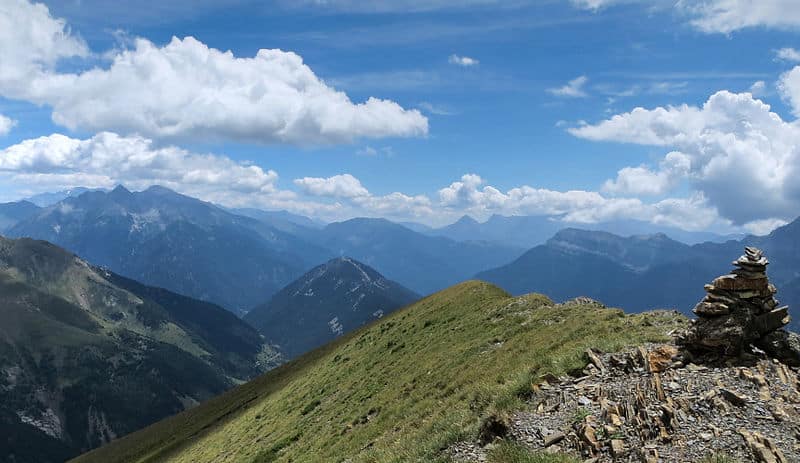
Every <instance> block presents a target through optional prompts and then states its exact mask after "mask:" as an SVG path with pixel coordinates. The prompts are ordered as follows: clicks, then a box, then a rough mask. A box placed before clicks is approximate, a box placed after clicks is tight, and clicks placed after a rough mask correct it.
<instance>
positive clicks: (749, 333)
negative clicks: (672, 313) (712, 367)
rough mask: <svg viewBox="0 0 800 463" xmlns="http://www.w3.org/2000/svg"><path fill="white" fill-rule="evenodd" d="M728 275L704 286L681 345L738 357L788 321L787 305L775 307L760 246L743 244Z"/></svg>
mask: <svg viewBox="0 0 800 463" xmlns="http://www.w3.org/2000/svg"><path fill="white" fill-rule="evenodd" d="M733 265H734V266H736V269H734V270H733V271H732V272H731V274H729V275H722V276H720V277H718V278H716V279H715V280H714V281H713V282H712V283H711V284H708V285H705V290H706V292H707V293H708V294H706V297H705V298H703V300H702V301H700V302H699V303H698V304H697V305H696V306H695V308H694V310H693V312H694V313H695V314H696V315H697V316H698V319H697V320H696V321H695V322H694V324H693V325H692V326H691V328H690V329H689V331H688V332H687V333H686V335H685V337H684V339H683V340H682V344H684V345H685V347H686V348H687V349H688V350H690V351H696V352H703V351H705V352H708V351H711V352H716V353H718V354H722V355H726V356H738V355H739V354H741V353H742V352H743V351H744V350H745V349H747V348H748V347H749V346H750V345H756V346H759V345H762V344H765V343H767V342H768V340H769V339H772V338H774V337H775V334H776V332H777V331H779V330H780V331H781V332H783V330H781V328H783V327H784V326H786V325H787V324H788V323H789V320H790V318H789V307H788V306H783V307H779V306H778V301H777V300H776V299H775V297H774V296H775V293H777V289H776V288H775V286H774V285H772V284H771V283H770V282H769V279H768V278H767V274H766V271H767V265H769V261H768V260H767V258H766V257H764V253H763V252H762V251H761V250H760V249H756V248H753V247H746V248H745V253H744V255H743V256H741V257H739V258H738V259H737V260H735V261H734V262H733Z"/></svg>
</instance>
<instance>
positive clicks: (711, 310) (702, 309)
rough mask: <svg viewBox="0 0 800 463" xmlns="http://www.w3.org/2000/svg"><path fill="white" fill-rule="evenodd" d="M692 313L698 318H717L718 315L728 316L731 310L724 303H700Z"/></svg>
mask: <svg viewBox="0 0 800 463" xmlns="http://www.w3.org/2000/svg"><path fill="white" fill-rule="evenodd" d="M692 312H694V313H695V315H698V316H701V317H703V316H708V317H716V316H718V315H727V314H729V313H731V309H730V308H729V307H728V306H727V305H726V304H724V303H722V302H705V301H702V302H699V303H698V304H697V305H696V306H694V309H693V310H692Z"/></svg>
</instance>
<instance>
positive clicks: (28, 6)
mask: <svg viewBox="0 0 800 463" xmlns="http://www.w3.org/2000/svg"><path fill="white" fill-rule="evenodd" d="M88 55H89V49H88V47H87V46H86V43H85V42H84V41H83V40H82V39H81V38H80V37H77V36H75V35H73V34H72V33H71V31H70V29H69V27H67V24H66V21H64V20H63V19H55V18H53V17H51V16H50V11H49V10H48V9H47V7H46V6H45V5H43V4H41V3H30V2H28V1H27V0H0V91H2V93H3V94H4V95H5V96H8V97H13V94H17V93H24V92H27V91H28V90H29V88H28V86H29V85H30V83H31V82H33V81H36V80H37V79H40V78H42V77H43V76H45V75H48V73H50V72H52V71H53V69H54V68H55V66H56V64H57V63H58V61H59V60H62V59H65V58H72V57H85V56H88Z"/></svg>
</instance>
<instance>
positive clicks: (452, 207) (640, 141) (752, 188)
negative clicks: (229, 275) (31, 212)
mask: <svg viewBox="0 0 800 463" xmlns="http://www.w3.org/2000/svg"><path fill="white" fill-rule="evenodd" d="M161 3H163V2H138V3H137V4H136V6H124V7H120V6H119V4H118V2H101V1H92V0H81V1H75V0H66V1H53V2H47V3H46V7H44V6H43V5H36V4H33V3H30V2H28V1H27V0H0V30H3V29H4V30H5V32H0V69H2V68H3V67H5V68H6V69H7V70H8V69H10V68H12V67H13V68H14V69H17V70H19V72H17V73H16V74H14V73H6V74H9V75H5V74H4V73H3V71H0V96H1V97H0V115H3V117H4V118H5V119H4V120H6V124H5V127H6V128H5V130H4V129H3V127H4V125H3V123H2V120H3V119H0V133H4V134H5V135H4V136H0V147H2V148H5V149H3V150H2V151H0V199H5V200H12V199H16V198H20V197H24V196H26V195H28V194H31V193H35V192H40V191H51V190H56V189H62V188H68V187H71V186H79V185H83V186H101V187H102V186H105V187H108V186H110V185H112V184H116V183H123V184H125V185H126V186H129V187H130V188H133V189H139V188H145V187H146V186H148V185H150V184H153V183H161V184H165V185H167V186H170V187H172V188H174V189H176V190H178V191H182V192H184V193H187V194H192V195H195V196H199V197H201V198H203V199H207V200H211V201H215V202H219V203H222V204H226V205H232V206H233V205H235V206H244V205H247V206H256V207H262V208H265V209H276V208H280V209H284V208H285V209H289V210H292V211H295V212H299V213H304V214H307V215H313V216H317V217H322V218H324V219H326V220H337V219H343V218H348V217H353V216H359V215H366V216H384V217H388V218H392V219H397V220H415V221H419V222H424V223H429V224H434V225H437V224H443V223H447V222H450V221H453V220H455V219H456V218H458V216H460V215H462V214H464V213H469V214H471V215H473V216H476V217H478V218H485V217H487V216H488V215H490V214H493V213H499V214H504V215H512V214H525V215H550V216H553V217H554V218H555V219H558V220H564V221H567V222H570V223H578V224H580V223H593V222H598V221H607V220H616V219H636V220H644V221H649V222H653V223H658V224H663V225H670V226H679V227H681V228H685V229H690V230H704V229H709V230H715V231H721V232H730V231H741V230H746V231H754V232H762V233H763V232H766V231H769V230H770V229H771V228H774V227H775V226H777V225H780V224H782V223H785V222H786V221H788V220H792V219H793V218H794V217H795V216H797V215H800V191H798V188H797V187H794V186H793V185H792V184H793V182H791V178H792V174H793V173H794V172H795V171H797V173H800V148H798V147H799V146H800V141H799V140H800V135H798V130H800V129H797V128H796V122H795V121H796V117H797V116H796V114H797V112H798V111H797V109H796V108H798V107H799V106H800V104H798V102H800V69H798V72H797V74H798V76H795V75H794V74H793V71H794V70H795V65H796V64H797V63H798V62H800V53H797V55H793V54H792V52H793V51H794V48H793V47H795V46H798V47H800V43H798V32H800V5H796V4H795V2H792V1H790V0H765V1H764V2H761V3H759V4H757V5H756V6H754V5H752V4H751V3H752V2H748V1H744V0H702V1H701V0H697V1H686V0H684V1H682V2H673V1H666V0H665V1H660V2H659V1H657V2H637V1H635V0H629V1H624V0H580V1H578V0H576V1H566V0H564V1H557V0H552V1H523V0H520V1H513V2H510V1H504V2H500V1H492V0H475V1H467V2H453V1H447V0H438V1H433V2H417V1H413V0H404V1H395V2H389V1H385V2H384V1H377V2H362V1H358V0H327V1H322V0H320V1H306V2H289V1H288V0H287V1H285V2H281V1H277V2H270V3H268V4H262V2H248V1H244V0H242V1H230V2H199V3H196V2H192V3H190V2H180V1H179V2H172V3H171V4H170V5H169V6H166V7H165V6H163V5H161ZM3 21H6V24H7V25H8V24H14V25H15V26H19V25H20V24H24V25H26V26H25V27H12V28H9V27H1V26H3ZM9 29H16V31H14V30H9ZM26 31H27V32H26ZM173 37H176V38H177V39H173ZM187 37H191V38H193V39H185V38H187ZM213 49H216V50H218V51H219V53H217V52H216V51H214V50H213ZM261 49H279V50H282V51H279V52H275V53H273V54H272V55H269V57H267V58H265V59H263V60H260V59H255V60H254V57H256V56H257V54H258V53H259V50H261ZM209 50H211V51H210V52H209ZM780 50H783V51H780ZM227 51H230V52H231V55H224V54H223V53H222V52H227ZM288 52H291V53H293V55H288V54H287V53H288ZM208 53H211V54H212V55H213V56H212V57H211V58H209V57H208V56H207V54H208ZM215 53H216V55H215ZM258 56H262V55H258ZM265 56H266V55H265ZM126 57H127V58H126ZM126 59H130V62H131V63H133V64H130V65H128V66H122V65H119V63H118V62H120V61H125V60H126ZM300 60H302V63H303V64H300ZM165 69H167V71H165ZM162 72H167V74H165V75H166V76H167V77H165V78H163V79H162V78H160V76H161V75H162V74H160V73H162ZM242 89H246V90H242ZM336 92H340V93H336ZM341 92H343V93H341ZM718 92H724V93H718ZM173 95H178V96H176V97H174V98H173ZM714 97H716V98H714ZM341 98H344V99H345V101H342V99H341ZM370 98H374V99H376V100H374V101H373V103H366V104H364V103H365V102H367V101H370ZM712 98H713V101H712ZM348 99H349V101H347V100H348ZM707 102H709V107H708V110H707V111H701V110H700V109H698V108H701V107H703V105H704V104H706V103H707ZM765 104H766V105H769V108H767V107H766V106H764V105H765ZM682 105H688V106H685V107H684V106H682ZM637 107H641V108H645V110H643V111H641V112H635V111H633V110H634V108H637ZM669 108H672V109H669ZM632 111H633V112H632ZM662 113H663V114H662ZM298 114H299V116H298ZM773 116H774V117H773ZM776 118H777V119H776ZM288 119H291V120H292V121H293V122H292V124H285V121H286V120H288ZM10 121H14V122H13V123H11V122H10ZM53 134H60V135H59V136H55V135H53ZM39 137H45V138H42V139H40V140H38V142H34V141H33V140H35V139H37V138H39ZM744 171H747V172H744ZM743 185H746V186H743ZM743 189H746V190H747V191H743Z"/></svg>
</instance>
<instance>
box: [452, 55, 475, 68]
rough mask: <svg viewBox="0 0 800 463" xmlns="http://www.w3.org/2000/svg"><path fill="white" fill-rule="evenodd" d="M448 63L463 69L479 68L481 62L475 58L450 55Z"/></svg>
mask: <svg viewBox="0 0 800 463" xmlns="http://www.w3.org/2000/svg"><path fill="white" fill-rule="evenodd" d="M447 62H448V63H450V64H455V65H456V66H463V67H470V66H477V65H478V64H480V61H478V60H476V59H475V58H470V57H469V56H459V55H450V57H449V58H448V59H447Z"/></svg>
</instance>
